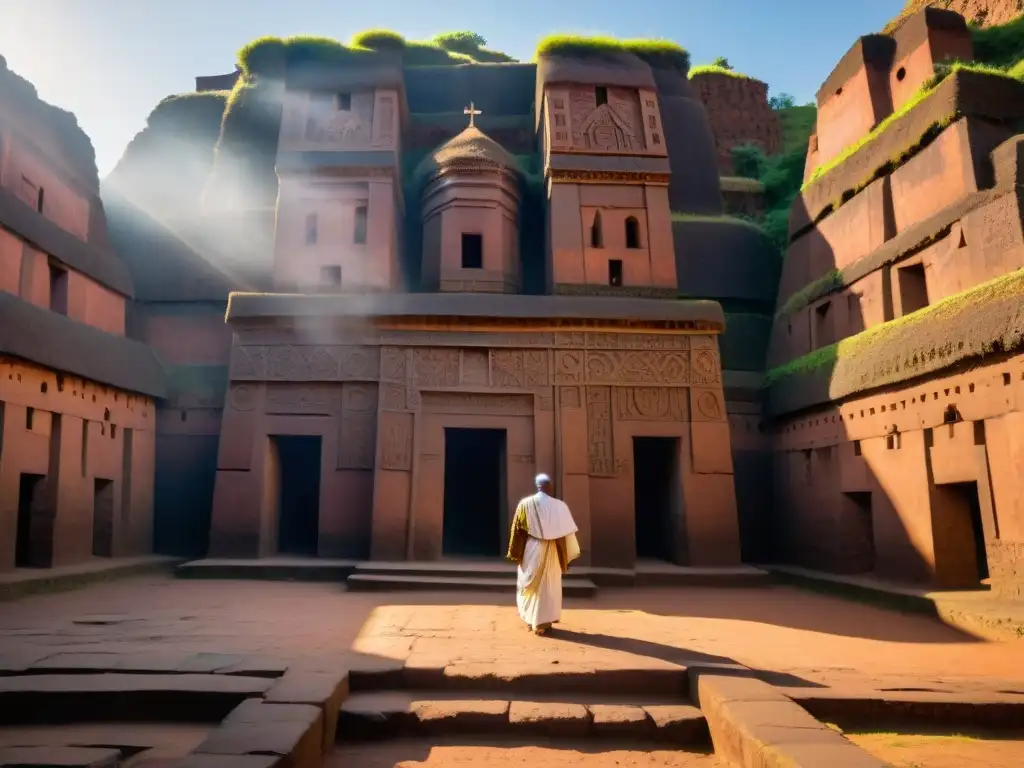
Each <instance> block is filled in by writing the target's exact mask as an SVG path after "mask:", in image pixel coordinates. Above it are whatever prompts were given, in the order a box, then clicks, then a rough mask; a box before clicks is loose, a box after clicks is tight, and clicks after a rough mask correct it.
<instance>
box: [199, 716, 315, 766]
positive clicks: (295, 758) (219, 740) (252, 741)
mask: <svg viewBox="0 0 1024 768" xmlns="http://www.w3.org/2000/svg"><path fill="white" fill-rule="evenodd" d="M322 739H323V734H322V733H321V730H320V729H319V728H317V727H314V726H313V725H311V724H310V723H308V722H303V721H287V720H286V721H278V722H260V723H243V722H233V723H224V724H223V725H221V726H220V727H219V728H217V730H215V731H214V732H213V733H212V734H210V736H209V737H208V738H207V739H206V741H204V742H203V743H202V744H200V745H199V747H197V748H196V752H197V753H199V754H210V755H266V754H271V755H280V756H281V757H282V758H286V760H285V762H286V764H287V765H289V766H294V767H295V768H312V767H313V766H319V765H320V763H321V761H322V759H323V742H322Z"/></svg>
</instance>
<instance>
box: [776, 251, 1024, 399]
mask: <svg viewBox="0 0 1024 768" xmlns="http://www.w3.org/2000/svg"><path fill="white" fill-rule="evenodd" d="M1022 297H1024V269H1021V270H1017V271H1015V272H1011V273H1009V274H1007V275H1003V276H1002V277H998V278H996V279H995V280H990V281H988V282H986V283H982V284H981V285H978V286H975V287H974V288H971V289H969V290H966V291H964V292H962V293H958V294H956V295H954V296H950V297H947V298H945V299H943V300H942V301H940V302H938V303H936V304H933V305H931V306H929V307H926V308H924V309H921V310H918V311H917V312H914V313H912V314H910V315H906V316H905V317H901V318H898V319H896V320H891V321H889V322H887V323H883V324H882V325H877V326H875V327H873V328H869V329H868V330H866V331H862V332H861V333H859V334H857V335H856V336H851V337H849V338H847V339H843V340H842V341H841V342H839V343H838V344H834V345H832V346H830V347H824V348H822V349H818V350H815V351H814V352H811V353H810V354H809V355H804V356H803V357H801V358H798V359H797V360H794V361H790V362H789V363H787V364H785V365H783V366H779V367H778V368H775V369H773V370H771V371H769V372H768V377H767V381H768V382H769V385H768V412H769V414H770V415H771V416H774V417H778V416H781V415H784V414H788V413H793V412H797V411H801V410H804V409H807V408H812V407H814V406H818V405H823V404H825V403H828V402H832V401H837V400H842V399H843V398H846V397H849V396H850V395H854V394H860V393H862V392H867V391H870V390H873V389H878V388H880V387H885V386H890V385H893V384H900V383H903V382H905V381H910V380H911V379H915V378H917V377H920V376H929V375H932V374H935V373H937V372H939V371H941V370H944V369H946V368H949V367H951V366H953V365H956V364H958V363H960V362H962V361H965V360H968V359H972V358H977V357H980V356H982V355H986V354H989V355H991V354H999V353H1004V354H1009V353H1011V352H1013V351H1014V350H1016V349H1017V348H1018V347H1020V346H1021V343H1022V342H1024V318H1022V316H1021V314H1020V304H1021V300H1022Z"/></svg>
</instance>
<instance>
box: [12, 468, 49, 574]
mask: <svg viewBox="0 0 1024 768" xmlns="http://www.w3.org/2000/svg"><path fill="white" fill-rule="evenodd" d="M43 477H44V475H29V474H23V475H22V476H21V481H20V482H19V483H18V531H17V533H16V534H15V535H16V537H17V538H16V539H15V544H14V565H15V567H17V568H39V567H43V566H45V563H44V562H43V560H44V559H45V554H46V553H45V552H43V551H42V550H43V546H42V542H40V541H39V535H40V534H41V533H42V531H41V526H37V528H40V530H37V531H36V532H35V533H36V535H35V536H33V535H32V533H33V531H32V527H33V523H34V522H35V521H34V519H33V518H35V517H36V515H38V514H39V511H38V510H39V508H40V504H41V499H40V495H41V494H40V492H41V491H42V489H43Z"/></svg>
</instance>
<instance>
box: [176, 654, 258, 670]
mask: <svg viewBox="0 0 1024 768" xmlns="http://www.w3.org/2000/svg"><path fill="white" fill-rule="evenodd" d="M243 661H245V657H244V656H239V655H237V654H232V653H195V654H192V655H191V656H189V657H188V658H187V659H186V660H185V661H184V662H182V665H181V666H180V667H179V668H178V671H179V672H207V673H209V672H216V671H217V670H220V669H226V668H227V667H231V666H233V665H235V664H240V663H241V662H243Z"/></svg>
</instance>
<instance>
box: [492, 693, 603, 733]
mask: <svg viewBox="0 0 1024 768" xmlns="http://www.w3.org/2000/svg"><path fill="white" fill-rule="evenodd" d="M508 721H509V723H510V724H511V726H512V728H513V729H516V730H524V731H527V732H528V733H531V734H538V735H542V736H558V737H565V738H578V737H582V736H585V735H586V733H587V730H588V728H589V726H590V713H589V712H588V711H587V708H586V707H584V706H583V705H582V704H563V703H547V702H532V701H513V702H512V704H511V706H510V707H509V712H508Z"/></svg>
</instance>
